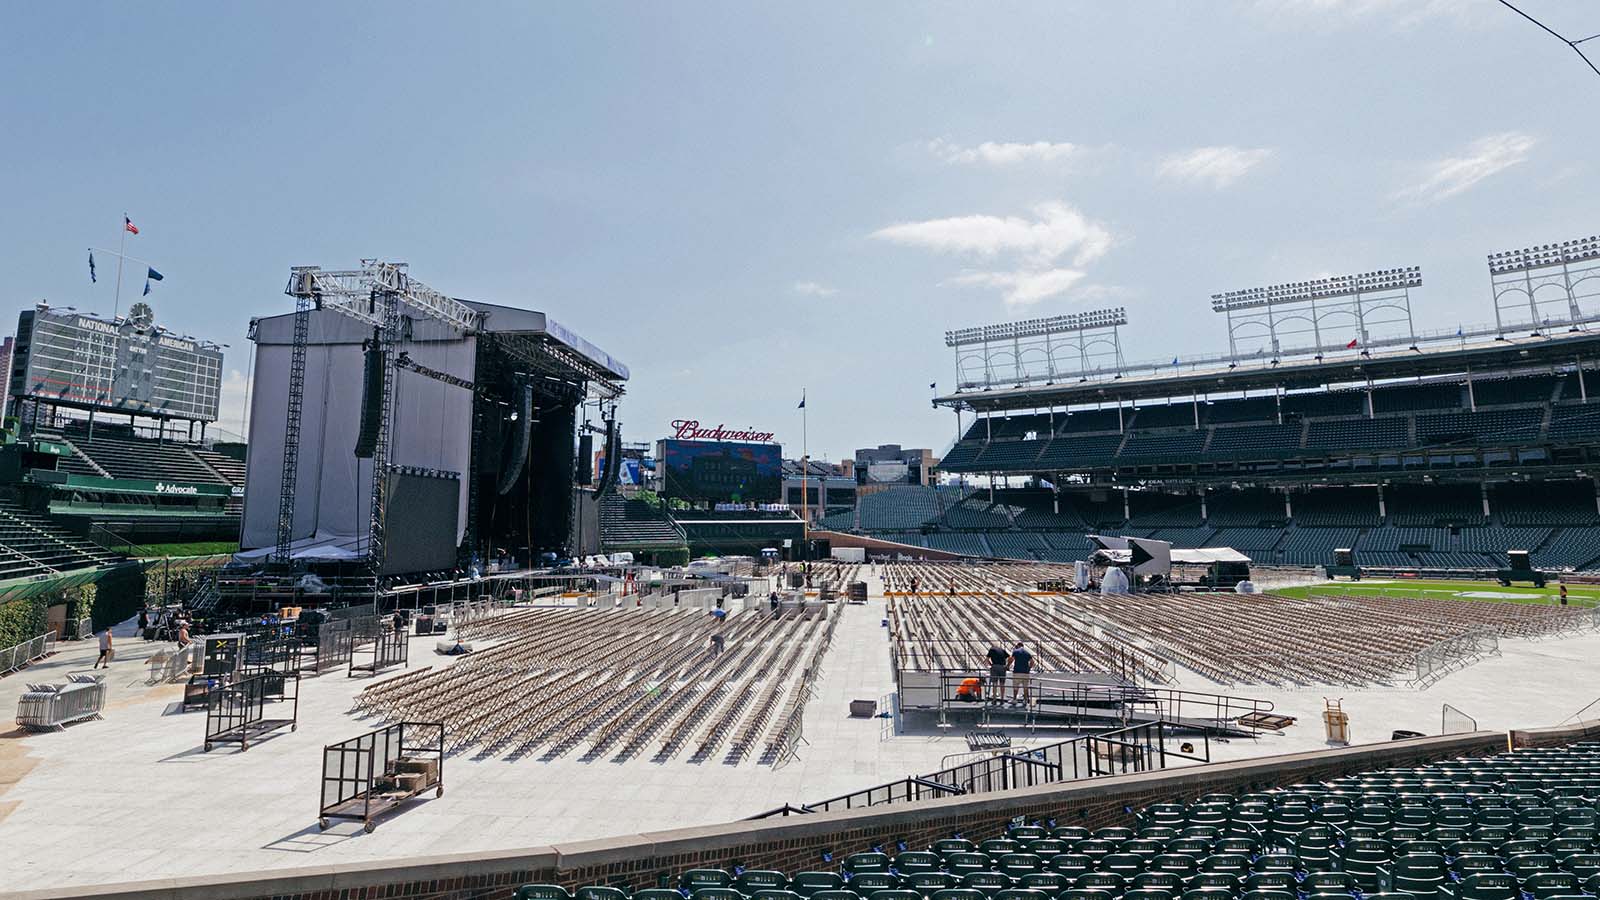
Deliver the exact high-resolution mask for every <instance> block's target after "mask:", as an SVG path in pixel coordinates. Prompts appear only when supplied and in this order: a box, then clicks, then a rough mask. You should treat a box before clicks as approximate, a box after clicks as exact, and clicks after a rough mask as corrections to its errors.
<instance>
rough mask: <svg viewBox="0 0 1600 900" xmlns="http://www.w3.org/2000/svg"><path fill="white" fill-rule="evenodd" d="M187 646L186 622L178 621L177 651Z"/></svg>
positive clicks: (187, 628) (187, 627) (187, 632)
mask: <svg viewBox="0 0 1600 900" xmlns="http://www.w3.org/2000/svg"><path fill="white" fill-rule="evenodd" d="M187 646H189V623H188V621H187V620H182V619H180V620H179V621H178V649H179V650H182V649H183V648H185V647H187Z"/></svg>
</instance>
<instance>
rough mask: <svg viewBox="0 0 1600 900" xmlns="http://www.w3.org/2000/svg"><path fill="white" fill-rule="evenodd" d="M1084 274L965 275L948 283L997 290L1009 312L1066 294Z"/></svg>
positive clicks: (1056, 271) (1062, 271) (1073, 271)
mask: <svg viewBox="0 0 1600 900" xmlns="http://www.w3.org/2000/svg"><path fill="white" fill-rule="evenodd" d="M1087 274H1088V273H1086V272H1083V271H1080V270H1078V269H1044V270H1035V271H1028V270H1023V271H1017V272H966V273H964V274H961V275H957V276H956V277H955V278H952V279H950V281H951V283H953V284H963V285H981V286H983V287H993V288H999V289H1001V291H1002V294H1001V297H1002V299H1004V300H1005V302H1006V306H1007V307H1008V308H1010V309H1021V308H1024V307H1028V306H1032V305H1034V304H1035V303H1038V302H1039V301H1040V300H1044V299H1046V298H1049V297H1056V296H1060V295H1061V294H1065V293H1067V292H1068V291H1070V290H1072V286H1073V285H1075V284H1077V283H1078V282H1079V281H1081V280H1082V279H1083V278H1084V276H1085V275H1087Z"/></svg>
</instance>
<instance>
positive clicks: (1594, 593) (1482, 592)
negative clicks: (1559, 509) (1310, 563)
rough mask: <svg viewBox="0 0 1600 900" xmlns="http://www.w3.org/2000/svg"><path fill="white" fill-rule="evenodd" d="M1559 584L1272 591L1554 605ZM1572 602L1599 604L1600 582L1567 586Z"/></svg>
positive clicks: (1353, 584)
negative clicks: (1538, 586)
mask: <svg viewBox="0 0 1600 900" xmlns="http://www.w3.org/2000/svg"><path fill="white" fill-rule="evenodd" d="M1559 590H1560V589H1559V587H1558V586H1557V585H1556V583H1555V582H1553V581H1552V582H1550V583H1549V584H1547V585H1546V586H1545V587H1542V588H1536V587H1533V586H1532V585H1526V584H1521V585H1518V584H1514V585H1512V586H1511V587H1502V586H1501V585H1500V583H1499V582H1496V581H1413V580H1411V579H1406V580H1403V581H1399V580H1393V579H1384V580H1377V579H1366V580H1362V581H1340V582H1334V583H1330V584H1315V585H1306V586H1302V587H1287V588H1279V589H1275V590H1273V591H1272V593H1274V594H1281V595H1283V596H1286V597H1315V596H1325V595H1328V594H1365V595H1378V596H1388V597H1426V598H1431V599H1435V600H1441V599H1446V598H1452V597H1453V598H1457V599H1461V600H1493V601H1498V602H1501V603H1543V604H1555V603H1557V602H1558V599H1559V597H1560V594H1559ZM1567 596H1568V600H1569V602H1570V603H1571V604H1572V605H1574V606H1595V605H1597V604H1600V585H1588V584H1573V585H1568V586H1567Z"/></svg>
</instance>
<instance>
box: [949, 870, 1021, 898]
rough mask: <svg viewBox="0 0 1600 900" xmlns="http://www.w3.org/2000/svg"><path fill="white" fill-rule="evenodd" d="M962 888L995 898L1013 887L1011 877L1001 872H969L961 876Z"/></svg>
mask: <svg viewBox="0 0 1600 900" xmlns="http://www.w3.org/2000/svg"><path fill="white" fill-rule="evenodd" d="M961 886H962V887H964V888H972V889H973V890H979V891H983V892H984V894H985V895H988V896H993V895H994V894H996V893H997V892H999V891H1003V890H1005V889H1006V888H1008V887H1010V886H1011V877H1010V876H1008V875H1005V874H1003V873H1001V872H968V873H967V874H965V875H963V876H961Z"/></svg>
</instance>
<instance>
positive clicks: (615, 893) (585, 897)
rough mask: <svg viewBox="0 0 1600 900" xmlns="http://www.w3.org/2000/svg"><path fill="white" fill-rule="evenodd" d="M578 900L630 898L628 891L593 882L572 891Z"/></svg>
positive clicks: (623, 899)
mask: <svg viewBox="0 0 1600 900" xmlns="http://www.w3.org/2000/svg"><path fill="white" fill-rule="evenodd" d="M572 896H573V897H575V898H576V900H628V892H627V891H625V890H623V889H621V888H615V887H608V886H606V885H600V884H591V885H586V886H584V887H581V888H578V889H577V890H575V891H573V892H572Z"/></svg>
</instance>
